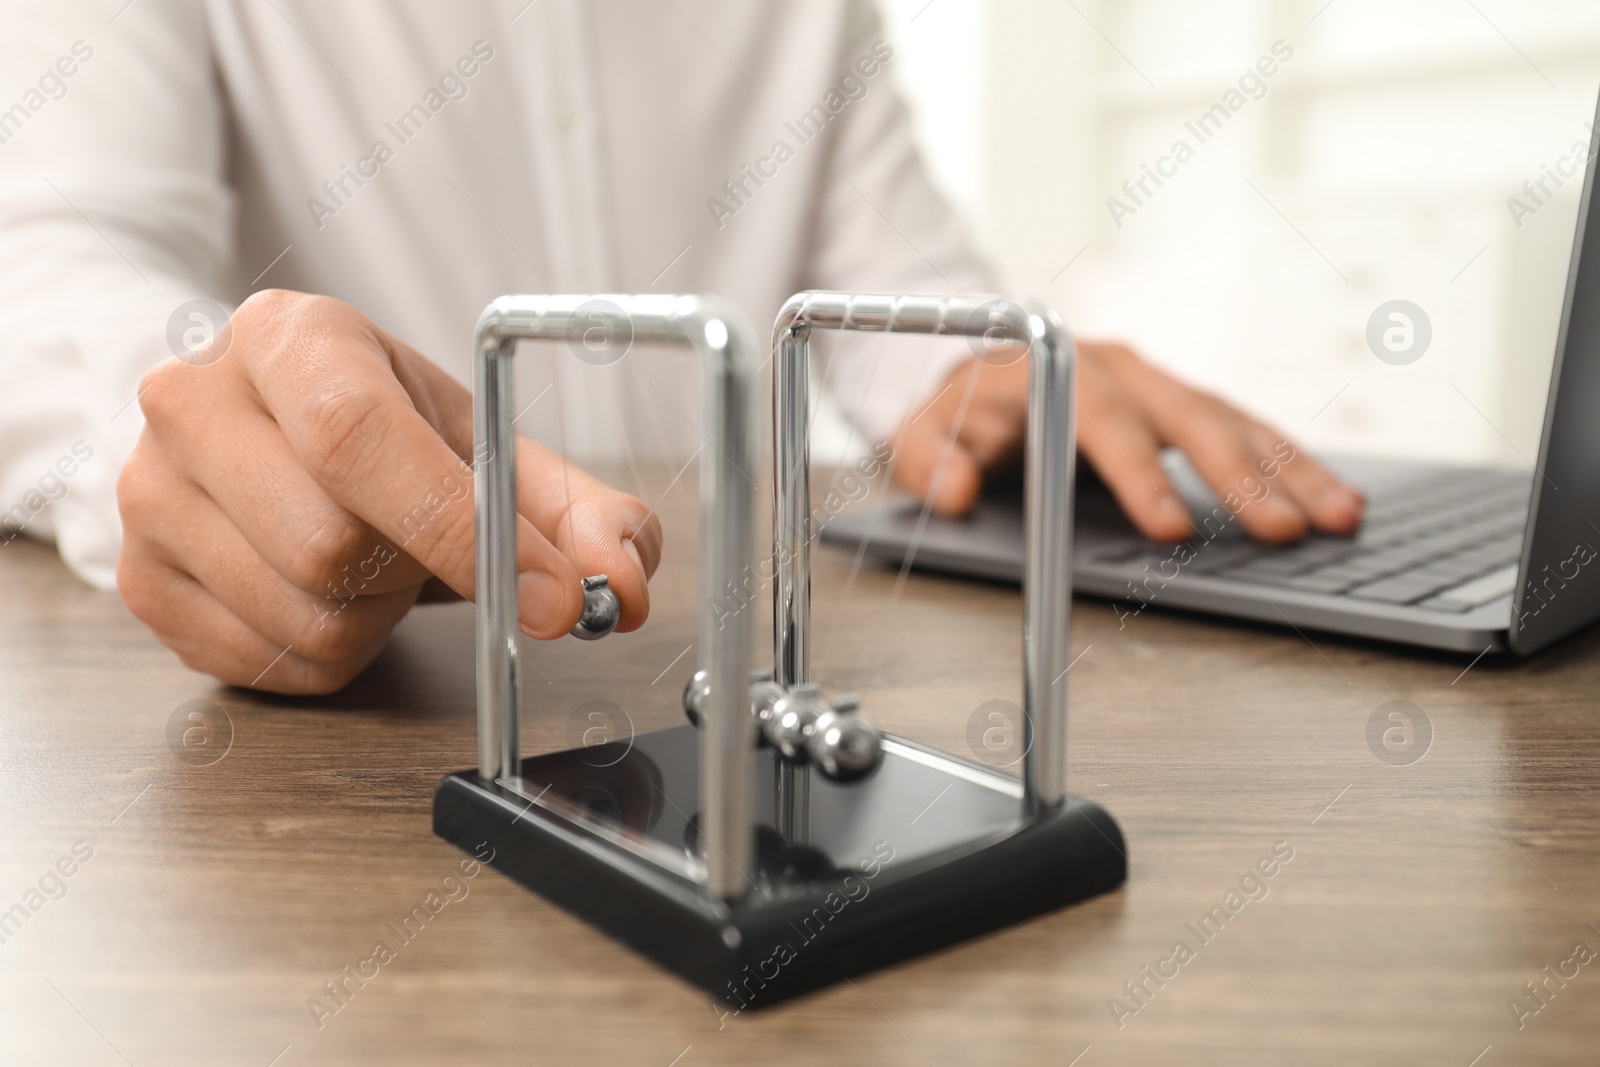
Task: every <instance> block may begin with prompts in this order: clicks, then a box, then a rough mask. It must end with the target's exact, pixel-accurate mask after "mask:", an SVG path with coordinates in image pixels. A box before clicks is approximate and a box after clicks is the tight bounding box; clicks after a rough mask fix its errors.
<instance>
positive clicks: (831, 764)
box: [806, 709, 883, 782]
mask: <svg viewBox="0 0 1600 1067" xmlns="http://www.w3.org/2000/svg"><path fill="white" fill-rule="evenodd" d="M882 741H883V735H881V734H880V733H879V732H878V728H877V727H876V726H874V725H873V724H872V721H871V720H870V719H868V718H867V717H866V716H864V715H860V714H857V713H856V712H854V711H837V710H832V709H830V710H828V711H825V712H823V713H822V714H821V715H819V716H817V720H816V722H815V723H813V724H812V727H811V733H810V735H809V736H808V737H807V738H806V751H807V752H809V753H810V755H811V758H812V760H813V761H815V762H816V765H817V769H818V770H820V771H821V772H822V773H823V774H824V775H826V776H827V777H828V778H830V779H832V780H833V781H835V782H854V781H858V780H859V779H861V778H865V777H866V776H867V775H868V774H870V773H872V770H873V769H874V768H875V767H877V766H878V760H879V758H880V756H881V755H882V752H883V746H882Z"/></svg>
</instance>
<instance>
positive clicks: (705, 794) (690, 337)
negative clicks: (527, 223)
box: [473, 295, 757, 899]
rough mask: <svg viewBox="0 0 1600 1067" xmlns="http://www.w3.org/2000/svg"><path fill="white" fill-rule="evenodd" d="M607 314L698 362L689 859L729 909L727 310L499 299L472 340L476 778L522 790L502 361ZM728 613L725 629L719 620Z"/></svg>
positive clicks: (739, 882) (735, 529)
mask: <svg viewBox="0 0 1600 1067" xmlns="http://www.w3.org/2000/svg"><path fill="white" fill-rule="evenodd" d="M596 308H605V309H607V310H608V311H609V310H610V309H612V308H614V309H617V310H619V311H620V313H621V314H622V315H623V316H624V317H625V318H626V319H627V324H628V325H629V326H630V327H631V330H632V338H633V341H634V342H636V343H638V342H642V343H655V342H672V343H680V344H683V343H686V344H688V345H690V346H691V347H693V348H694V350H695V351H696V352H697V353H698V354H699V356H700V360H701V364H702V366H703V368H704V371H703V383H704V384H703V387H702V389H703V392H702V401H701V412H702V419H703V422H704V423H705V435H706V439H707V441H708V442H709V443H710V444H711V449H710V451H709V452H708V453H707V454H706V459H705V460H704V461H703V462H702V464H701V477H700V551H699V561H698V563H699V566H698V568H697V575H696V579H697V582H698V587H699V596H698V599H699V606H698V611H697V615H696V628H697V644H698V647H699V655H698V657H697V658H698V660H699V662H700V665H701V666H702V667H703V668H705V669H707V670H709V671H711V672H712V674H711V688H710V700H709V705H708V707H707V708H706V714H705V715H704V718H703V721H702V723H701V728H700V820H699V831H700V841H701V855H702V859H703V861H704V864H705V888H706V891H707V893H708V894H710V895H711V896H713V897H717V898H722V899H733V898H737V897H739V896H740V895H742V893H743V892H744V890H745V888H746V887H747V886H748V885H749V884H750V883H749V877H748V875H747V873H746V872H747V871H749V870H750V867H751V859H752V842H753V839H754V827H753V823H752V810H753V808H752V799H751V796H750V787H751V774H752V766H751V758H750V752H751V748H752V745H753V744H754V736H753V733H752V729H753V727H752V723H751V720H750V714H749V709H748V704H749V692H748V686H749V672H750V632H751V621H752V620H751V619H749V618H741V617H740V616H741V615H742V612H740V611H737V610H736V611H734V612H731V613H730V612H726V611H722V610H720V608H719V606H718V605H719V601H720V600H721V599H722V598H724V597H725V596H726V595H727V594H728V591H729V590H735V589H738V588H740V587H741V586H742V585H743V584H744V582H745V579H746V577H747V575H746V573H745V572H746V571H747V569H748V568H749V566H750V563H751V561H752V559H753V555H752V553H753V550H754V546H753V532H752V531H753V525H754V515H753V512H752V508H751V505H752V503H753V495H752V490H751V482H750V481H749V480H748V476H747V474H746V472H747V471H748V470H750V469H752V467H753V465H754V460H755V454H756V449H755V439H754V436H753V435H752V434H751V432H750V426H749V421H750V412H751V401H752V394H751V389H752V385H753V382H754V379H755V373H756V367H757V356H756V353H757V343H756V340H755V335H754V334H753V333H752V331H751V330H750V327H749V326H748V325H747V324H746V323H745V320H744V317H743V316H742V315H741V314H740V313H739V311H738V310H737V309H736V308H734V307H733V306H732V305H731V304H729V303H727V302H726V301H723V300H720V299H718V298H715V297H705V296H626V295H604V296H503V297H501V298H500V299H498V300H496V301H495V302H494V303H492V304H490V305H489V306H488V307H487V308H485V309H484V312H483V314H482V315H481V316H479V318H478V325H477V329H476V331H475V333H474V337H473V352H474V362H475V375H476V386H477V388H476V394H475V397H474V408H473V424H474V436H475V437H476V441H477V451H476V453H475V460H476V463H477V473H476V487H477V563H476V567H477V601H478V679H477V682H478V776H479V778H480V779H482V780H484V781H486V782H496V783H503V784H505V785H507V786H508V787H511V788H514V789H515V790H517V791H520V790H521V782H520V772H521V761H522V753H521V746H520V742H519V738H518V723H517V714H518V707H519V702H518V692H519V689H520V685H519V669H518V653H517V637H516V635H517V632H518V627H517V506H516V502H517V492H516V455H517V449H516V434H515V431H514V429H513V427H512V419H513V417H514V416H513V409H514V397H515V389H514V384H513V383H514V367H515V360H514V359H513V356H514V355H515V351H516V343H517V342H518V341H519V340H524V339H526V340H536V341H560V340H566V339H567V338H569V337H571V336H573V331H575V330H582V329H584V328H585V327H586V326H588V325H589V322H588V320H587V318H586V316H587V315H589V314H590V313H591V309H596ZM730 616H731V619H732V621H731V623H730Z"/></svg>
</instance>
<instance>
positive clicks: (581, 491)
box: [517, 438, 662, 632]
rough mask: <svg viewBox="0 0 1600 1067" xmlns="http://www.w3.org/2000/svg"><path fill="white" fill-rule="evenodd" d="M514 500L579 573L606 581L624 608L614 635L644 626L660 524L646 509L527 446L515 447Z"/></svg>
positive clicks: (548, 453) (553, 454) (554, 455)
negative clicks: (516, 498)
mask: <svg viewBox="0 0 1600 1067" xmlns="http://www.w3.org/2000/svg"><path fill="white" fill-rule="evenodd" d="M517 496H518V498H519V501H518V507H519V509H520V510H521V512H522V513H523V514H524V515H526V516H528V518H529V520H530V521H531V522H532V523H533V525H534V527H535V528H536V529H538V530H539V532H540V533H542V534H544V536H545V537H546V538H548V539H549V540H550V541H552V542H554V543H555V545H556V547H558V548H559V549H560V550H561V551H562V553H563V554H564V555H565V556H566V557H567V558H568V559H570V560H572V562H573V563H574V564H575V565H576V567H577V569H578V571H579V572H580V573H582V574H583V575H585V576H588V575H595V574H604V575H605V576H606V578H607V580H608V582H609V583H610V585H611V591H612V592H614V593H616V594H617V600H618V601H619V602H620V603H621V605H622V619H621V621H620V622H618V624H617V629H618V630H619V631H622V632H626V631H629V630H637V629H638V628H639V627H640V626H643V625H644V622H645V619H646V618H648V617H649V614H650V576H651V575H652V574H654V573H655V570H656V567H657V565H658V564H659V563H660V562H661V544H662V535H661V523H660V521H659V520H658V519H657V518H656V516H655V515H654V514H652V513H651V511H650V509H649V507H648V506H647V505H646V504H645V503H644V501H642V500H639V499H637V498H636V497H632V496H629V495H628V494H626V493H623V492H620V491H618V490H615V489H613V488H611V487H610V486H609V485H607V484H606V483H604V482H602V481H601V480H600V479H598V478H596V477H595V476H594V475H592V474H590V473H588V472H587V471H585V470H583V469H581V468H580V467H577V466H575V465H573V464H572V463H569V462H568V461H567V460H566V458H565V457H564V456H562V455H560V454H559V453H556V452H552V451H551V450H550V449H548V448H545V447H544V446H543V445H539V444H535V443H534V442H532V441H529V440H527V439H525V438H518V439H517Z"/></svg>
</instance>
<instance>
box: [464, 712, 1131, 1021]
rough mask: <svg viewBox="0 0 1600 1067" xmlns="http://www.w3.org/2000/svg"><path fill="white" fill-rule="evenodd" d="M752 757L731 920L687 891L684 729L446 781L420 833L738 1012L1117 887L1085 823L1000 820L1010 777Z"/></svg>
mask: <svg viewBox="0 0 1600 1067" xmlns="http://www.w3.org/2000/svg"><path fill="white" fill-rule="evenodd" d="M755 758H756V767H757V773H756V785H755V795H756V796H757V797H759V798H761V800H760V801H759V802H758V804H757V808H756V810H757V813H758V817H757V822H758V824H759V826H758V829H757V848H756V851H757V858H756V870H755V871H754V872H753V873H752V876H751V889H750V891H749V892H747V893H746V894H745V895H744V897H743V898H742V899H740V900H739V901H737V902H736V903H734V904H732V905H728V904H724V903H722V902H720V901H713V900H711V899H709V898H707V897H706V896H705V894H704V893H703V892H702V891H701V889H700V887H699V885H698V884H697V883H696V882H695V880H694V878H695V874H696V867H697V863H698V861H697V860H696V859H695V857H696V855H697V852H698V850H697V847H696V844H697V842H696V836H697V835H696V829H695V819H694V811H695V807H696V798H697V796H698V787H699V782H698V763H699V759H698V735H697V733H696V731H695V729H694V728H693V727H691V726H680V727H676V728H673V729H670V730H663V731H660V732H659V733H652V734H643V735H640V736H638V737H636V738H634V739H632V740H631V741H629V742H613V743H611V744H606V745H599V746H596V747H593V748H583V749H573V750H569V751H566V752H557V753H553V754H550V755H546V756H537V757H534V758H531V759H527V760H524V761H523V764H522V778H521V781H520V784H519V783H515V782H506V783H496V784H487V783H485V782H483V781H482V780H480V779H479V778H478V776H477V773H476V772H475V771H463V772H461V773H458V774H452V775H449V776H448V777H446V778H445V779H444V780H443V781H441V782H440V783H439V788H438V791H437V792H436V793H435V795H434V802H433V830H434V833H436V834H438V835H439V836H440V837H443V838H444V839H445V840H447V841H451V842H453V843H454V844H456V845H457V846H458V847H460V848H462V849H464V850H466V851H467V852H469V853H472V854H474V855H476V856H478V857H479V858H480V859H482V858H485V857H492V858H488V859H487V862H488V864H489V865H490V866H492V867H494V868H495V869H497V870H499V871H501V872H502V873H504V874H507V875H510V876H511V877H512V878H514V879H516V880H517V881H518V882H521V883H522V884H523V885H525V886H527V887H528V888H529V889H532V890H533V891H534V892H536V893H538V894H540V895H541V896H543V897H545V898H546V899H548V900H550V901H552V902H553V903H555V904H558V905H560V906H561V907H563V908H565V909H566V910H567V911H569V912H571V913H572V914H574V915H576V916H578V917H579V918H581V919H583V920H584V921H586V922H588V923H590V924H592V925H593V926H596V927H598V928H599V929H600V930H602V931H604V932H605V933H606V934H608V935H610V936H611V937H613V938H615V939H616V940H618V941H620V942H622V943H623V944H625V945H627V946H628V947H629V948H632V949H633V950H635V951H636V952H639V953H641V954H642V955H645V956H648V957H650V958H651V959H652V960H654V961H656V963H658V964H660V965H661V966H662V967H665V968H666V969H667V970H669V971H672V972H673V973H674V974H677V975H679V976H680V977H682V978H684V979H687V980H688V981H690V982H692V983H694V984H695V985H697V986H699V987H700V988H702V989H704V990H706V991H707V992H709V993H711V994H713V995H715V996H718V997H721V998H723V999H724V1000H726V1001H728V1003H729V1004H730V1005H732V1006H734V1007H737V1008H740V1009H744V1008H760V1007H765V1006H767V1005H770V1004H774V1003H777V1002H778V1001H780V1000H783V999H785V998H787V997H792V996H794V995H796V994H799V993H804V992H807V991H809V990H812V989H816V988H819V987H821V986H824V985H828V984H830V983H832V982H837V981H841V980H843V979H845V978H848V977H851V976H853V975H857V974H861V973H864V972H866V971H870V970H872V969H874V968H877V967H883V966H886V965H888V964H891V963H895V962H898V961H900V960H904V959H909V958H910V957H912V956H917V955H920V954H922V953H925V952H930V951H932V950H934V949H937V948H942V947H944V946H946V945H950V944H953V943H955V942H957V941H961V940H965V939H966V938H969V937H973V936H976V935H978V934H981V933H984V932H987V931H989V930H994V929H998V928H999V927H1002V926H1006V925H1009V924H1011V923H1014V922H1018V921H1020V920H1022V919H1025V918H1028V917H1030V916H1033V915H1038V914H1040V913H1042V912H1046V911H1051V910H1053V909H1055V908H1058V907H1061V906H1062V905H1065V904H1070V903H1072V902H1073V901H1077V900H1082V899H1083V898H1085V897H1090V896H1094V895H1096V894H1098V893H1104V892H1107V891H1108V890H1111V889H1115V888H1116V887H1117V886H1119V885H1121V884H1122V883H1123V881H1124V880H1125V879H1126V877H1127V859H1126V857H1125V855H1124V852H1123V848H1124V846H1123V840H1122V833H1121V831H1120V830H1119V829H1118V828H1117V824H1116V823H1115V822H1114V821H1113V820H1112V818H1111V816H1110V815H1109V814H1107V812H1106V811H1105V810H1104V809H1102V808H1100V807H1099V806H1098V805H1095V804H1092V803H1090V802H1089V801H1086V800H1082V799H1080V798H1078V797H1069V798H1067V800H1066V803H1065V804H1064V805H1063V806H1062V807H1061V808H1060V809H1058V810H1057V811H1055V812H1052V813H1050V814H1048V815H1046V816H1044V817H1042V818H1039V819H1036V820H1032V821H1029V822H1027V823H1023V822H1020V821H1019V819H1018V808H1019V798H1020V796H1021V787H1020V785H1019V783H1018V782H1017V781H1016V780H1015V779H1013V778H1010V777H1009V776H1007V775H1003V774H999V773H997V772H995V771H991V770H989V769H988V768H985V767H980V766H977V765H975V764H971V763H967V762H964V761H962V760H956V759H952V758H951V757H949V756H946V755H944V754H942V753H939V752H936V751H934V750H932V749H927V748H923V747H922V746H920V745H915V744H912V743H911V742H907V741H904V740H901V739H899V738H893V737H887V738H885V743H884V753H883V762H882V765H881V766H880V767H879V768H878V770H877V772H876V773H875V774H874V775H873V776H872V777H871V778H869V779H867V780H866V781H863V782H857V783H854V784H851V785H837V784H835V783H833V782H830V781H827V780H826V779H824V778H822V777H821V776H820V775H817V774H815V773H812V772H805V771H802V772H799V773H797V772H796V771H795V770H794V769H793V768H791V767H789V766H788V765H784V764H781V763H780V762H779V761H778V760H777V759H776V758H775V757H774V756H773V754H772V753H771V751H770V750H768V749H761V750H759V752H758V753H757V754H756V756H755ZM769 798H770V799H769ZM780 798H787V801H784V800H783V799H780ZM780 830H782V831H784V832H780ZM797 841H798V842H803V843H796V842H797ZM490 850H492V852H491V851H490Z"/></svg>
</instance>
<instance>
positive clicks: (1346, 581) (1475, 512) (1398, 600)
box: [1094, 469, 1530, 614]
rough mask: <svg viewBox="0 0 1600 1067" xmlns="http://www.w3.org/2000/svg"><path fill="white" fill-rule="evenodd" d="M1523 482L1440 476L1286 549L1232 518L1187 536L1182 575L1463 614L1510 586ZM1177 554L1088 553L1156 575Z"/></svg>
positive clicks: (1396, 489)
mask: <svg viewBox="0 0 1600 1067" xmlns="http://www.w3.org/2000/svg"><path fill="white" fill-rule="evenodd" d="M1529 488H1530V486H1529V481H1528V478H1527V477H1526V476H1525V475H1521V474H1518V473H1516V472H1502V471H1488V470H1471V469H1468V470H1459V471H1455V470H1452V471H1443V472H1436V473H1433V474H1430V475H1429V476H1427V477H1426V478H1418V479H1416V480H1412V481H1402V482H1398V483H1396V484H1394V485H1391V486H1389V487H1387V488H1385V489H1382V490H1378V491H1375V492H1373V493H1371V494H1369V496H1368V499H1367V514H1366V519H1365V521H1364V522H1363V523H1362V525H1361V529H1360V530H1358V531H1357V532H1356V534H1355V536H1353V537H1329V536H1324V535H1320V534H1313V535H1311V536H1309V537H1307V538H1306V539H1305V540H1303V541H1301V542H1299V543H1298V544H1294V545H1286V546H1268V545H1259V544H1256V543H1254V542H1251V541H1247V540H1245V539H1243V538H1242V537H1240V536H1239V534H1240V533H1241V532H1242V531H1240V530H1239V529H1238V521H1237V520H1234V521H1233V522H1230V523H1229V529H1228V530H1227V531H1226V532H1225V533H1222V534H1220V535H1218V536H1216V537H1215V539H1213V540H1210V541H1207V540H1206V539H1205V538H1203V537H1197V538H1196V539H1195V540H1193V541H1191V542H1189V547H1190V549H1191V550H1193V552H1194V557H1193V558H1192V559H1191V560H1190V562H1189V563H1187V564H1186V565H1184V566H1183V567H1182V568H1181V573H1186V574H1198V575H1204V576H1206V577H1210V578H1220V579H1235V580H1238V581H1241V582H1246V581H1247V582H1251V583H1254V584H1255V585H1257V586H1262V587H1276V588H1281V589H1295V590H1299V591H1301V592H1307V593H1322V594H1326V595H1331V596H1346V597H1353V598H1356V599H1358V600H1365V601H1372V602H1376V603H1381V604H1393V605H1414V606H1416V607H1419V608H1425V609H1427V610H1429V611H1438V612H1444V613H1450V614H1459V613H1461V612H1464V611H1468V610H1470V609H1472V608H1474V607H1477V606H1479V605H1481V604H1487V603H1489V602H1490V601H1492V600H1496V599H1499V598H1500V597H1503V596H1506V595H1507V594H1509V593H1511V592H1512V591H1513V590H1514V588H1515V587H1516V580H1517V563H1518V560H1519V558H1520V555H1521V551H1522V535H1523V527H1524V524H1525V523H1526V521H1527V514H1528V492H1529ZM1213 528H1214V527H1213ZM1174 551H1175V550H1174V549H1172V548H1170V547H1168V548H1160V549H1156V548H1153V547H1152V546H1144V547H1141V548H1133V549H1130V548H1127V547H1119V548H1117V549H1115V550H1112V551H1110V552H1107V553H1106V554H1104V555H1097V556H1095V557H1094V558H1095V562H1098V563H1107V564H1122V565H1127V564H1134V565H1138V564H1144V563H1149V564H1151V570H1152V572H1155V571H1157V569H1158V568H1157V567H1156V566H1155V562H1154V561H1157V560H1164V561H1170V560H1172V559H1173V558H1174V556H1173V553H1174ZM1171 569H1172V564H1171V563H1170V562H1168V564H1167V566H1166V567H1165V568H1161V569H1160V573H1161V574H1162V576H1163V577H1168V578H1170V571H1171Z"/></svg>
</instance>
